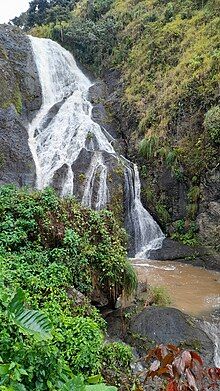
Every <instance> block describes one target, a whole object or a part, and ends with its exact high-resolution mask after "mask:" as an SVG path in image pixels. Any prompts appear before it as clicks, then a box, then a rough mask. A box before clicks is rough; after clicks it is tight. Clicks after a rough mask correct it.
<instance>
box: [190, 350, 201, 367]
mask: <svg viewBox="0 0 220 391" xmlns="http://www.w3.org/2000/svg"><path fill="white" fill-rule="evenodd" d="M190 354H191V356H192V358H193V360H196V361H198V362H199V364H200V365H203V360H202V359H201V357H200V356H199V354H198V353H196V352H193V351H190Z"/></svg>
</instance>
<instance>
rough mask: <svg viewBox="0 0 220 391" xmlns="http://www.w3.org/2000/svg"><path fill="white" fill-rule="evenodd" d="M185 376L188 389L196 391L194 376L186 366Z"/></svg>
mask: <svg viewBox="0 0 220 391" xmlns="http://www.w3.org/2000/svg"><path fill="white" fill-rule="evenodd" d="M186 378H187V381H188V384H189V387H190V389H191V390H193V391H198V388H197V385H196V381H195V378H194V376H193V374H192V372H191V371H190V369H188V368H187V369H186Z"/></svg>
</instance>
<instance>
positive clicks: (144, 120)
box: [14, 0, 220, 250]
mask: <svg viewBox="0 0 220 391" xmlns="http://www.w3.org/2000/svg"><path fill="white" fill-rule="evenodd" d="M38 3H39V6H37V4H38ZM40 3H41V4H40ZM219 6H220V3H219V0H214V1H203V0H201V1H200V0H197V1H193V2H192V1H188V0H185V1H180V0H178V1H175V2H172V1H170V2H169V1H157V0H142V1H141V0H140V1H134V0H125V1H121V0H115V1H114V0H109V1H102V0H94V1H87V0H81V1H73V0H68V1H64V2H62V1H58V0H57V1H46V0H45V1H41V2H39V1H37V0H34V1H32V2H31V6H30V9H29V11H28V13H27V14H26V15H25V18H24V15H23V16H22V17H21V20H20V19H19V18H16V20H14V22H15V23H17V24H18V25H21V24H23V25H25V28H26V29H30V28H31V32H32V34H34V35H38V36H46V37H51V38H53V39H55V40H58V41H59V42H60V43H61V44H62V45H64V46H66V47H67V48H69V49H70V50H71V51H72V52H73V53H74V55H75V56H76V57H77V58H78V59H79V60H80V61H81V62H82V63H83V64H84V65H85V66H86V67H88V68H89V69H91V70H92V71H93V72H94V73H95V74H96V75H101V76H102V78H104V79H105V81H106V82H107V85H108V86H109V90H110V92H111V94H110V97H109V98H108V99H107V102H106V108H107V111H108V112H109V111H110V112H111V113H112V114H113V115H114V117H115V119H116V120H117V123H118V127H119V129H120V130H119V132H120V133H121V135H122V137H123V138H124V140H125V145H126V148H127V154H128V156H129V157H130V158H133V159H136V160H137V161H138V162H139V165H140V168H141V174H142V182H143V200H144V202H145V204H146V205H147V206H148V208H149V209H150V210H151V212H152V213H153V215H154V216H155V217H156V218H157V220H158V221H159V222H160V223H161V225H162V226H163V228H164V230H166V232H167V233H168V234H170V235H171V236H172V237H173V238H176V239H178V240H181V241H183V242H184V243H187V244H192V245H194V244H196V243H198V241H202V242H203V243H206V244H208V245H211V246H212V248H215V249H216V250H218V242H219V235H220V233H219V216H220V207H219V197H220V196H219V187H220V173H219V137H220V136H219V134H220V133H219V132H220V116H219V113H220V111H219V110H220V109H219V74H220V54H219V43H220V36H219V28H220V18H219V14H218V10H219ZM114 69H117V70H118V72H112V71H113V70H114ZM109 70H111V71H110V72H109ZM106 71H107V72H106ZM116 76H117V80H115V77H116ZM115 88H116V89H117V92H116V91H115Z"/></svg>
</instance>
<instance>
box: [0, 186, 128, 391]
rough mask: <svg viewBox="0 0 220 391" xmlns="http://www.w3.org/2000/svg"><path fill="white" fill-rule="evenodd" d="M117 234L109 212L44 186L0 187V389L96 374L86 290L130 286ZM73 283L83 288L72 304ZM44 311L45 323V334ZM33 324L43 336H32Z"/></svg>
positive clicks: (94, 330)
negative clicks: (39, 188) (40, 189)
mask: <svg viewBox="0 0 220 391" xmlns="http://www.w3.org/2000/svg"><path fill="white" fill-rule="evenodd" d="M123 237H124V232H123V231H122V230H121V229H120V228H119V227H118V226H117V224H116V223H115V221H114V219H113V217H112V215H111V214H110V213H109V212H106V211H103V212H101V213H98V212H94V211H91V210H88V209H86V208H83V207H81V206H80V205H79V204H78V203H77V202H76V201H75V200H74V199H72V198H68V199H60V198H59V197H58V196H57V195H56V194H55V193H54V192H53V191H52V190H51V189H46V190H44V191H43V192H37V191H35V192H30V191H28V190H17V189H16V188H15V187H13V186H5V187H2V188H0V242H1V246H0V324H1V327H0V352H1V353H0V362H1V363H2V365H3V366H1V365H0V378H1V381H0V389H1V390H14V389H19V390H60V389H61V386H63V385H65V384H66V383H68V381H69V382H71V381H74V379H73V375H76V374H78V373H81V374H84V376H85V377H86V379H88V377H89V376H90V375H97V374H100V373H101V372H102V369H103V360H104V359H105V352H106V360H108V353H107V352H108V351H109V348H107V347H106V346H105V342H104V330H105V322H104V320H103V319H102V318H101V316H100V315H99V313H98V311H97V310H96V309H95V307H92V306H91V305H90V304H89V299H88V298H87V297H86V296H89V295H90V294H91V292H92V291H93V290H94V289H99V290H103V292H105V293H106V295H107V297H108V298H109V300H110V301H111V300H113V301H114V300H115V299H116V295H117V294H119V293H120V292H121V291H122V288H123V289H125V291H126V289H127V291H128V292H130V291H131V289H132V287H133V288H134V286H135V283H136V279H135V275H134V272H133V271H132V269H131V267H130V265H128V264H127V261H126V256H125V255H126V254H125V251H124V248H123V245H122V243H123ZM21 289H22V291H21ZM76 289H78V290H79V291H81V292H83V293H84V294H85V296H84V297H83V296H82V295H81V296H80V303H79V297H78V293H77V290H76ZM16 292H17V294H16V295H15V293H16ZM14 295H15V296H14ZM13 296H14V299H13V301H12V305H10V306H9V302H10V301H11V300H12V298H13ZM19 300H20V301H21V300H22V304H19ZM24 301H25V303H26V304H25V305H24V303H23V302H24ZM79 304H80V305H79ZM8 308H9V309H10V308H11V313H12V315H13V316H8ZM16 308H18V309H16ZM15 309H16V311H15ZM12 310H13V311H14V312H12ZM39 310H40V311H41V313H40V314H38V312H37V311H39ZM44 316H47V317H48V319H50V321H51V324H52V331H51V332H50V334H51V336H49V338H47V332H48V330H49V329H48V327H49V325H48V324H47V321H46V319H45V317H44ZM39 322H40V325H39ZM40 326H42V327H43V330H41V329H40V328H39V327H40ZM39 330H40V331H42V332H43V331H44V334H43V335H44V336H45V338H37V335H36V334H37V332H38V331H39ZM106 349H107V350H106ZM112 349H113V350H114V351H115V352H116V353H115V360H116V362H117V360H120V357H122V356H123V355H125V356H126V357H127V360H126V363H125V361H124V362H123V363H124V364H126V365H124V369H125V367H126V368H127V369H128V367H129V359H131V352H130V350H129V348H127V347H126V346H124V345H120V347H118V350H115V349H116V348H115V347H114V346H113V347H112ZM117 352H118V354H117ZM113 361H114V360H113ZM6 370H7V371H6ZM5 371H6V372H5ZM71 378H72V379H73V380H71ZM98 380H101V377H100V376H99V377H98ZM15 383H16V384H17V383H19V384H20V388H13V387H15ZM83 384H84V383H83ZM21 385H22V386H21ZM10 387H11V388H10ZM16 387H17V386H16ZM83 387H84V386H83ZM64 389H66V390H68V388H64ZM70 389H72V388H69V390H70ZM73 389H74V388H73ZM82 389H83V388H82ZM98 389H99V388H98ZM100 390H101V389H100Z"/></svg>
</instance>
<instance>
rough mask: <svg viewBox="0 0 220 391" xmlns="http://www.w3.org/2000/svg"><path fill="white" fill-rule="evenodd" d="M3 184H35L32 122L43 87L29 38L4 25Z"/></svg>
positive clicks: (0, 47)
mask: <svg viewBox="0 0 220 391" xmlns="http://www.w3.org/2000/svg"><path fill="white" fill-rule="evenodd" d="M0 84H1V98H0V184H5V183H14V184H16V185H17V186H24V185H31V186H33V185H34V183H35V165H34V161H33V159H32V155H31V152H30V149H29V146H28V131H27V127H28V122H29V121H31V120H32V119H33V117H34V115H35V113H36V111H37V110H39V108H40V106H41V87H40V82H39V79H38V73H37V69H36V66H35V61H34V58H33V54H32V49H31V45H30V42H29V39H28V37H27V36H25V35H24V34H23V33H22V31H21V30H20V29H17V28H15V27H13V26H7V25H0Z"/></svg>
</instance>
